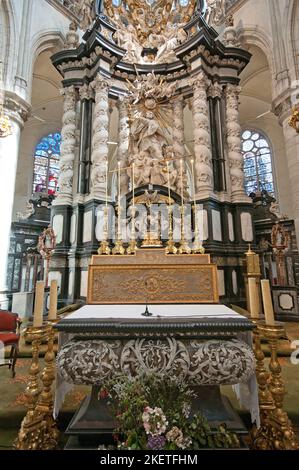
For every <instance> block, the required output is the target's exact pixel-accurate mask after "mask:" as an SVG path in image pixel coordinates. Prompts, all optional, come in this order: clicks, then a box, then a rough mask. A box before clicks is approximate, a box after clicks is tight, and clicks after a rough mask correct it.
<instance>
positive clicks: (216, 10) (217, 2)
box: [207, 0, 225, 26]
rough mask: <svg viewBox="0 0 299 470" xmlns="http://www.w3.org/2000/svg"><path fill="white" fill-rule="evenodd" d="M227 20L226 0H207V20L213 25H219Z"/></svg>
mask: <svg viewBox="0 0 299 470" xmlns="http://www.w3.org/2000/svg"><path fill="white" fill-rule="evenodd" d="M224 20H225V0H207V21H208V23H209V24H210V25H211V26H219V25H221V24H222V23H224Z"/></svg>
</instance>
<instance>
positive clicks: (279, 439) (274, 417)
mask: <svg viewBox="0 0 299 470" xmlns="http://www.w3.org/2000/svg"><path fill="white" fill-rule="evenodd" d="M258 328H259V332H260V334H261V336H262V337H263V338H264V339H266V340H267V342H268V344H269V346H270V351H271V359H270V364H269V371H270V377H269V379H268V384H269V389H270V393H271V395H272V398H273V401H274V406H275V409H274V410H273V411H272V413H271V416H270V418H269V426H270V429H271V433H270V436H271V448H272V449H274V450H297V449H298V444H297V442H296V439H295V433H294V430H293V426H292V423H291V421H290V419H289V417H288V415H287V413H286V412H285V411H284V409H283V400H284V396H285V393H286V391H285V386H284V382H283V379H282V375H281V365H280V363H279V360H278V355H277V351H278V341H279V339H280V338H281V337H282V336H285V335H286V332H285V328H284V325H283V323H280V322H275V323H274V324H273V325H267V324H266V323H264V322H261V323H259V326H258Z"/></svg>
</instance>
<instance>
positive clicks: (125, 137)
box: [117, 99, 131, 195]
mask: <svg viewBox="0 0 299 470" xmlns="http://www.w3.org/2000/svg"><path fill="white" fill-rule="evenodd" d="M117 107H118V113H119V116H118V142H119V144H118V150H117V158H118V161H120V166H121V168H123V167H126V166H128V150H129V125H128V108H127V104H126V102H125V101H122V100H121V99H119V100H118V102H117ZM129 180H130V181H131V177H130V178H129V176H128V173H127V172H126V171H122V172H121V179H120V184H121V194H122V195H124V194H126V193H127V192H128V191H129Z"/></svg>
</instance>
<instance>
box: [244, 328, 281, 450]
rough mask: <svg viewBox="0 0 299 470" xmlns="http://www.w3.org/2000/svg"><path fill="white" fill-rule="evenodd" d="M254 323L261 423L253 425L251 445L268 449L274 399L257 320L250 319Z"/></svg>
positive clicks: (270, 439) (270, 446)
mask: <svg viewBox="0 0 299 470" xmlns="http://www.w3.org/2000/svg"><path fill="white" fill-rule="evenodd" d="M252 321H253V323H254V324H255V325H256V328H255V329H254V331H253V341H254V354H255V359H256V379H257V383H258V388H259V410H260V420H261V425H260V427H259V428H256V427H255V426H254V427H253V429H252V431H251V433H250V437H251V447H252V448H253V449H256V450H270V449H272V448H273V444H272V436H271V431H272V426H271V416H272V413H273V411H274V410H275V404H274V400H273V398H272V395H271V392H270V389H269V378H270V374H269V372H268V371H267V369H266V367H265V355H264V353H263V351H262V348H261V333H260V331H259V327H258V325H259V323H260V321H259V320H256V319H254V320H252Z"/></svg>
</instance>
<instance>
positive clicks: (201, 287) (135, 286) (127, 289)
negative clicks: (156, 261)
mask: <svg viewBox="0 0 299 470" xmlns="http://www.w3.org/2000/svg"><path fill="white" fill-rule="evenodd" d="M146 302H148V303H151V304H160V303H171V304H180V303H218V302H219V296H218V287H217V267H216V265H214V264H206V265H205V264H200V265H181V264H178V265H131V266H130V265H127V266H125V265H117V264H113V265H110V266H109V265H108V266H107V265H106V266H105V265H103V266H99V265H98V266H90V267H89V279H88V297H87V303H88V304H89V305H96V304H144V303H146Z"/></svg>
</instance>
